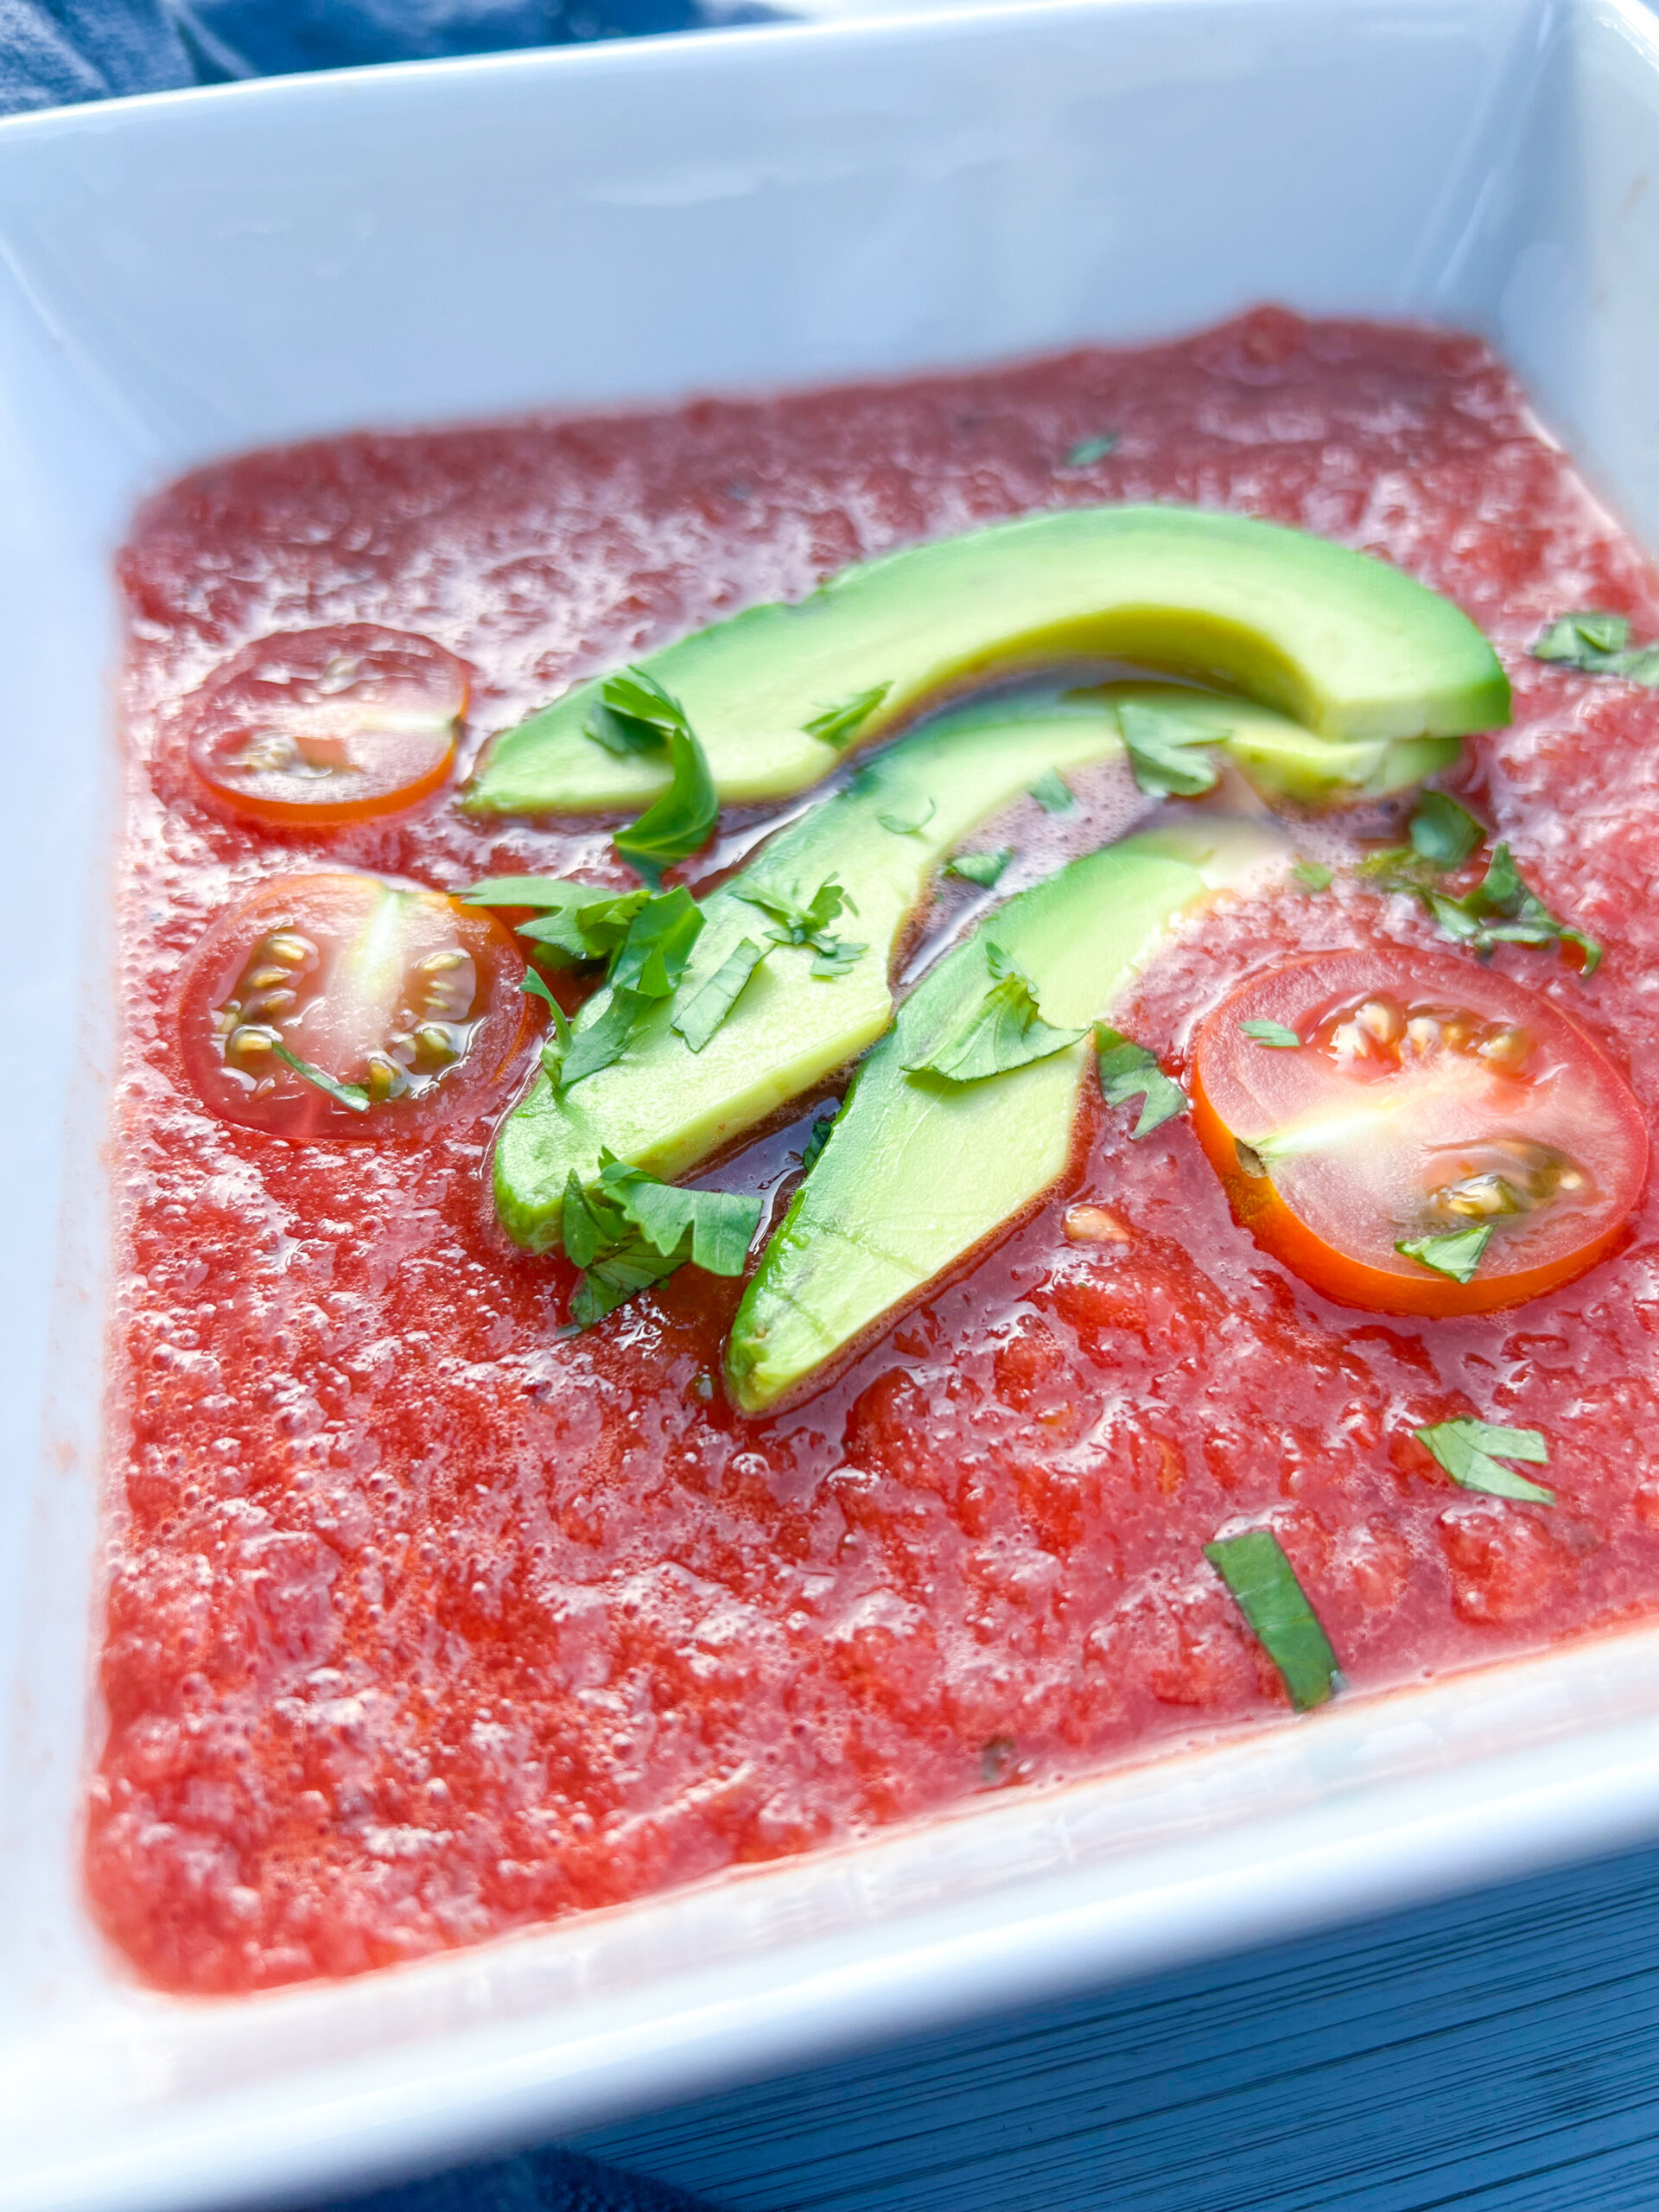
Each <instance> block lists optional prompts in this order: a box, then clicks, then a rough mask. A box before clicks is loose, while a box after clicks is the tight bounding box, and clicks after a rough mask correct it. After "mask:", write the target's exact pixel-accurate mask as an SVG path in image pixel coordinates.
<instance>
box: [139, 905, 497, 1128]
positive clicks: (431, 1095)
mask: <svg viewBox="0 0 1659 2212" xmlns="http://www.w3.org/2000/svg"><path fill="white" fill-rule="evenodd" d="M388 902H395V903H394V904H391V905H389V903H388ZM377 922H378V924H379V925H380V926H381V928H382V929H383V930H385V927H386V925H387V924H388V922H389V924H390V928H391V932H392V936H391V950H392V953H393V955H394V957H393V958H392V960H391V963H390V966H389V970H388V972H390V973H391V978H392V980H391V985H390V986H389V987H388V993H387V995H386V998H385V1007H386V1011H385V1014H384V1015H381V1016H379V1017H378V1019H377V1016H376V1014H375V1012H374V1010H373V1009H371V1010H370V1011H369V1013H368V1014H365V1015H362V1016H359V1021H358V1026H357V1027H356V1028H355V1030H352V1029H351V1027H350V1015H349V1009H348V1013H347V1015H346V1017H344V1018H345V1019H346V1023H347V1029H348V1034H347V1035H346V1036H345V1037H341V1036H340V1035H338V1034H336V1035H334V1037H333V1038H331V1039H329V1041H328V1046H327V1054H326V1057H325V1054H324V1052H320V1051H318V1050H317V1048H316V1046H315V1044H314V1043H313V1040H312V1039H311V1037H309V1036H308V1034H307V1021H308V1017H310V1016H313V1015H315V1014H317V1013H319V1012H322V1013H324V1014H326V1013H327V1011H328V997H329V993H330V990H331V988H334V986H335V985H337V983H338V979H339V978H340V975H341V973H342V969H343V968H344V966H345V964H346V963H348V962H349V959H350V957H351V955H352V953H353V949H354V948H356V947H359V946H361V945H362V944H364V942H365V938H366V937H367V935H368V932H369V931H371V930H372V928H374V927H375V925H376V924H377ZM283 941H289V950H291V951H292V952H293V954H294V962H293V969H292V973H291V975H290V976H289V977H287V978H284V979H282V980H283V981H284V982H291V983H292V984H293V986H294V988H293V989H292V990H291V991H287V992H284V993H283V995H284V996H289V997H292V998H293V999H295V1000H296V1004H295V1005H294V1006H292V1007H289V1008H286V1009H283V1011H281V1012H279V1013H277V1012H269V1011H261V1010H260V1009H259V1008H257V1007H253V1008H252V1009H251V1012H250V1014H249V1015H248V1016H247V1019H248V1020H251V1022H252V1023H254V1024H255V1025H257V1026H258V1027H260V1028H261V1029H262V1030H264V1032H266V1033H270V1034H271V1035H274V1036H277V1038H279V1039H280V1040H281V1041H282V1042H283V1045H284V1046H288V1047H289V1049H290V1050H291V1051H292V1052H294V1053H295V1054H296V1057H298V1058H302V1059H304V1060H306V1061H307V1062H308V1064H309V1065H315V1066H318V1067H320V1068H321V1069H322V1070H323V1071H324V1072H326V1073H327V1074H328V1075H329V1076H332V1077H334V1078H335V1079H336V1080H337V1081H339V1082H340V1083H341V1084H351V1085H355V1086H357V1087H359V1088H362V1087H363V1085H364V1083H365V1075H366V1073H367V1071H368V1069H369V1066H370V1065H371V1063H370V1062H369V1060H368V1057H367V1056H368V1055H369V1054H371V1053H377V1054H378V1055H379V1056H380V1058H382V1060H383V1062H385V1061H386V1060H387V1059H388V1046H390V1045H391V1040H392V1033H393V1030H394V1028H395V1027H396V1025H397V1022H398V1020H399V1019H400V1018H401V1017H403V1016H404V1015H405V1014H407V1012H408V1009H409V1007H410V1005H411V1003H413V1004H414V1006H415V1008H416V1017H415V1018H416V1019H418V1016H419V1007H420V1004H421V999H420V993H421V991H422V989H423V988H424V989H425V990H426V991H428V992H429V991H430V989H431V988H432V985H433V981H434V978H433V976H432V973H431V971H432V970H433V969H435V968H437V967H439V966H441V965H443V964H447V966H448V969H449V971H450V972H452V973H455V972H458V973H461V974H464V975H466V976H467V983H468V989H469V997H468V1002H467V1005H466V1006H465V1007H461V1008H459V1009H457V1011H458V1013H459V1014H460V1017H461V1019H460V1025H459V1027H454V1025H453V1024H452V1025H451V1027H450V1029H449V1031H448V1034H449V1035H451V1036H453V1038H454V1040H455V1045H456V1047H457V1049H456V1050H455V1051H454V1053H453V1054H452V1055H451V1056H450V1057H449V1058H448V1059H440V1060H439V1061H438V1062H437V1063H436V1064H435V1065H429V1066H427V1067H424V1068H419V1067H417V1068H416V1073H415V1076H414V1080H413V1082H412V1083H410V1084H409V1085H408V1087H407V1088H406V1089H405V1090H404V1091H403V1092H402V1093H401V1094H399V1095H394V1096H385V1097H377V1098H376V1099H374V1100H373V1101H372V1103H370V1104H368V1105H367V1107H366V1108H365V1109H364V1110H361V1111H357V1110H353V1109H352V1108H351V1107H349V1106H347V1105H346V1104H345V1103H341V1102H340V1100H338V1099H336V1098H334V1097H333V1096H330V1095H329V1094H328V1092H327V1091H326V1090H322V1089H321V1088H319V1087H318V1086H317V1085H316V1084H315V1083H313V1082H310V1081H308V1080H307V1079H306V1078H305V1077H302V1076H301V1075H299V1074H297V1073H296V1072H294V1071H292V1070H291V1069H290V1068H289V1067H287V1066H286V1065H280V1064H278V1063H277V1062H276V1061H275V1060H274V1059H273V1058H270V1056H269V1055H267V1056H266V1057H265V1058H264V1059H263V1060H262V1061H260V1062H257V1063H256V1064H255V1065H257V1067H258V1068H259V1069H260V1071H261V1072H260V1074H259V1076H258V1077H255V1076H254V1075H252V1074H251V1073H250V1072H249V1071H248V1070H247V1068H246V1066H238V1065H234V1064H233V1062H232V1055H231V1052H230V1051H229V1049H228V1047H227V1043H226V1030H227V1023H226V1019H225V1018H224V1014H223V1010H224V1009H225V1008H226V1007H227V1006H228V1005H231V1004H232V1003H234V1002H236V1001H237V997H238V991H240V992H242V993H243V994H244V995H245V990H246V985H247V981H248V978H249V976H250V974H251V973H253V974H254V975H256V976H257V974H259V973H260V972H262V971H260V970H258V969H257V967H256V966H255V963H256V961H257V958H258V957H262V956H261V955H260V954H259V951H258V948H260V947H261V946H262V945H267V944H270V943H273V942H277V943H280V942H283ZM301 948H303V950H301ZM404 956H406V957H404ZM423 962H424V964H423ZM466 963H470V966H469V967H468V966H467V964H466ZM264 972H266V973H273V974H274V970H266V971H264ZM523 975H524V963H523V961H522V959H521V958H520V957H519V955H518V950H517V948H516V947H515V945H514V944H513V942H512V938H511V936H510V935H509V933H508V932H507V931H506V930H505V928H503V926H502V925H501V924H500V923H499V922H498V921H497V920H496V919H495V918H493V916H492V915H489V914H486V913H482V912H480V911H479V910H478V909H477V908H476V907H467V906H461V905H460V904H459V903H458V902H457V901H456V900H454V899H449V898H446V897H445V896H444V895H443V894H442V893H438V892H430V891H409V890H406V889H404V888H402V887H395V886H392V885H388V884H385V883H383V882H382V881H381V880H379V879H378V877H374V876H367V875H356V874H315V875H298V876H283V877H279V878H278V879H277V880H275V881H274V882H270V883H265V884H262V885H261V886H260V887H259V888H258V889H257V891H255V892H253V893H251V896H249V897H248V898H246V899H243V900H242V901H241V902H240V903H239V904H238V906H234V907H232V909H231V910H230V912H227V913H226V914H223V915H221V916H220V917H219V919H218V921H216V922H215V923H214V924H213V926H212V928H211V929H209V931H207V935H206V936H205V937H204V938H202V940H201V942H200V944H198V945H197V947H196V949H195V950H194V952H193V953H192V954H191V955H190V957H189V959H188V962H187V963H186V964H185V968H184V971H183V975H182V976H181V981H180V985H179V992H178V1001H177V1034H178V1039H179V1047H180V1051H181V1056H182V1058H183V1062H184V1068H185V1072H186V1074H187V1075H188V1077H189V1080H190V1082H191V1084H192V1085H193V1086H194V1089H195V1090H196V1091H197V1093H198V1094H199V1095H200V1097H201V1099H202V1101H203V1102H204V1103H205V1104H207V1106H208V1107H210V1108H211V1109H213V1112H214V1113H215V1114H217V1115H218V1116H219V1118H220V1119H221V1120H223V1121H226V1122H234V1123H236V1124H237V1125H238V1126H239V1127H241V1128H251V1129H257V1130H260V1131H263V1132H264V1134H265V1135H270V1136H277V1137H285V1138H289V1139H290V1140H293V1141H299V1142H305V1143H309V1142H314V1141H317V1140H320V1139H334V1138H342V1137H343V1138H347V1139H353V1140H355V1141H365V1140H368V1141H376V1140H384V1139H387V1138H393V1137H397V1136H398V1135H410V1134H413V1135H417V1136H419V1135H427V1134H429V1132H430V1131H431V1130H432V1129H433V1128H435V1127H436V1126H437V1124H438V1123H439V1122H441V1121H442V1120H444V1119H446V1118H447V1117H448V1115H449V1114H451V1113H452V1112H454V1110H455V1109H458V1108H460V1107H461V1106H462V1105H463V1104H465V1103H468V1102H473V1103H476V1101H477V1098H478V1096H479V1094H480V1091H482V1090H486V1089H488V1088H490V1087H492V1086H496V1085H505V1083H506V1082H507V1081H508V1079H509V1078H510V1077H511V1075H512V1071H513V1067H514V1064H515V1062H516V1061H517V1060H518V1057H519V1055H520V1053H521V1052H523V1050H524V1046H525V1045H526V1043H527V1042H528V1040H529V1039H530V1037H531V1033H532V1032H533V1030H534V1027H535V1018H534V1014H533V1013H532V1010H531V1004H530V1001H529V1000H528V999H526V998H525V997H524V994H523V992H522V991H521V990H520V989H519V988H518V986H519V982H520V981H521V979H522V977H523ZM437 980H439V981H440V982H441V981H442V978H441V977H440V978H438V979H437ZM411 990H412V991H413V992H414V994H415V996H414V999H413V1001H411V995H410V994H411ZM340 995H341V994H340V991H339V989H338V988H334V997H335V1000H336V1001H338V1000H339V998H340ZM359 995H360V994H359ZM266 996H267V998H269V996H270V993H267V994H266ZM314 1026H315V1025H314ZM347 1063H349V1064H347ZM266 1071H268V1072H266Z"/></svg>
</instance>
